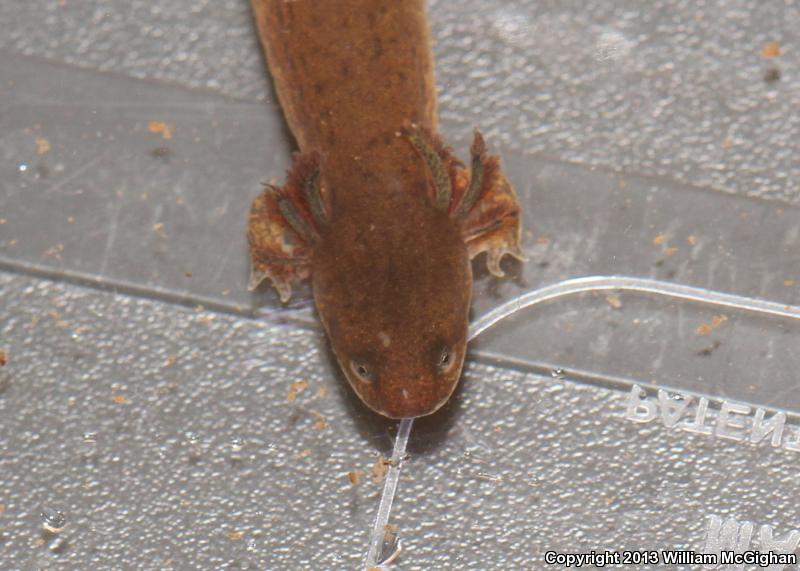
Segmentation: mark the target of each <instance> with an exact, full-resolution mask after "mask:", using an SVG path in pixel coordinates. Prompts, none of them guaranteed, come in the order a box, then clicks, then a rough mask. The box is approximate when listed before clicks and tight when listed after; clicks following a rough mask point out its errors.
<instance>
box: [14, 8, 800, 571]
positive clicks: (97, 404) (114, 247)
mask: <svg viewBox="0 0 800 571" xmlns="http://www.w3.org/2000/svg"><path fill="white" fill-rule="evenodd" d="M797 10H798V9H797V7H796V6H794V5H793V4H792V3H783V2H768V3H760V2H755V1H754V0H751V1H749V2H740V3H736V4H731V3H722V2H720V3H712V4H704V5H703V6H702V7H697V6H695V4H693V3H680V2H656V3H651V4H648V5H647V6H646V7H645V6H643V5H640V4H638V3H636V4H634V3H631V4H627V5H626V4H625V3H617V2H610V1H608V2H606V1H602V0H593V1H592V2H589V3H581V4H580V6H578V5H571V4H569V3H563V2H558V3H555V2H554V3H533V2H531V3H527V2H524V3H503V2H490V3H486V2H463V3H458V9H455V8H454V4H452V3H446V2H441V1H439V2H434V3H432V4H431V6H430V13H431V23H432V27H433V34H434V37H435V39H436V47H435V50H436V58H437V73H438V79H439V87H440V93H441V101H440V110H441V115H442V120H443V125H442V130H443V132H444V134H445V136H446V137H447V138H448V140H449V142H450V143H451V144H453V146H454V147H455V148H456V150H457V151H458V152H459V153H460V154H462V156H463V155H464V154H465V153H466V149H467V141H468V137H469V131H470V130H471V128H472V126H474V125H480V126H481V127H482V129H483V130H484V131H485V132H486V133H487V134H488V139H489V142H490V144H491V145H493V146H494V148H498V147H499V150H500V151H502V154H503V159H504V165H505V168H506V170H507V172H508V174H509V178H510V179H511V180H512V181H513V182H514V184H515V185H516V186H517V188H518V190H519V192H520V196H521V201H522V203H523V206H524V208H525V220H526V233H525V237H524V248H525V250H526V251H527V252H528V254H529V255H530V256H531V261H530V262H529V263H528V264H527V265H525V266H524V267H520V266H515V265H513V264H509V265H508V266H507V269H508V270H509V273H510V278H509V279H508V280H505V281H497V280H494V279H491V278H490V277H489V276H487V275H486V272H485V271H484V270H482V269H481V267H480V264H477V265H476V271H477V277H478V278H477V281H476V290H475V291H476V300H475V311H474V313H475V315H480V314H482V313H484V312H486V311H488V310H489V309H491V308H492V307H495V306H496V305H498V304H500V303H501V302H503V301H506V300H509V299H512V298H514V297H515V296H517V295H519V294H520V293H522V292H524V291H528V290H530V289H532V288H535V287H539V286H542V285H544V284H549V283H553V282H556V281H559V280H564V279H567V278H570V277H574V276H578V275H587V274H626V275H633V276H641V277H650V278H655V279H661V280H666V281H670V282H676V283H684V284H688V285H693V286H698V287H704V288H708V289H716V290H720V291H725V292H730V293H736V294H740V295H745V296H749V297H754V298H761V299H769V300H773V301H776V302H780V303H786V304H798V303H800V296H798V289H797V288H798V287H800V270H798V269H797V261H798V240H800V222H799V221H800V216H798V214H800V212H799V211H798V209H797V208H796V207H795V205H798V204H800V187H798V182H797V181H798V180H800V177H798V175H799V174H800V162H798V160H797V156H798V150H800V149H798V145H800V143H798V141H800V137H799V136H798V135H800V129H798V121H799V120H800V119H799V118H798V114H797V112H796V110H797V106H798V103H800V101H798V93H800V91H798V87H800V76H798V73H797V70H798V67H799V66H800V56H798V53H797V51H796V49H795V46H796V43H797V30H798V29H800V25H798V24H800V18H798V12H797ZM0 21H2V22H4V24H7V25H5V26H4V28H5V29H6V32H5V33H4V34H3V35H2V36H0V62H1V63H0V133H2V136H0V270H2V271H0V350H3V351H5V353H6V355H7V358H8V363H7V364H6V365H5V366H3V367H2V368H0V568H2V569H4V570H5V569H39V568H47V569H76V568H77V569H170V568H171V569H235V568H250V569H302V568H308V569H354V568H357V567H358V565H359V563H360V562H361V561H362V558H363V556H364V553H365V551H366V547H367V543H368V537H367V535H368V532H369V529H370V527H371V523H372V519H373V517H374V514H375V510H376V508H377V502H378V497H379V494H380V484H379V483H377V482H376V481H374V480H373V474H372V468H373V466H375V465H376V461H377V460H378V458H379V455H380V454H383V455H384V456H386V455H388V453H389V450H390V445H391V435H392V430H393V426H394V425H393V423H389V422H385V421H383V420H381V419H379V418H377V417H375V416H374V415H372V414H370V413H368V412H367V411H365V410H364V409H363V407H362V406H361V405H360V404H359V403H358V402H357V401H356V399H355V398H354V397H353V396H352V395H351V394H350V393H349V390H348V389H347V387H346V386H345V384H344V382H343V381H342V379H341V378H340V376H339V375H338V373H337V372H336V370H335V367H334V366H333V365H332V362H331V360H330V356H329V355H328V353H327V349H326V346H325V343H324V339H323V337H322V335H321V333H320V331H319V329H318V327H317V325H316V322H315V319H314V315H313V312H312V311H311V308H310V301H309V297H308V292H307V290H301V291H300V292H298V295H297V297H296V298H295V299H294V300H293V302H292V306H291V307H289V308H286V307H282V306H280V304H279V303H278V302H277V297H276V296H275V295H274V293H273V292H271V291H269V290H263V291H259V292H257V293H255V294H251V293H249V292H247V291H245V284H246V277H247V257H246V244H245V237H244V228H245V219H246V211H247V206H248V204H249V201H250V199H251V198H252V196H253V195H254V194H255V193H256V192H258V187H259V182H260V181H261V180H264V179H269V178H271V177H276V178H278V179H280V178H281V177H282V176H283V171H284V170H285V168H286V166H287V163H288V158H289V154H290V151H291V142H290V139H289V137H288V135H287V133H286V132H285V130H284V127H283V123H282V119H281V115H280V109H279V108H278V107H277V105H276V104H275V102H274V101H273V97H272V94H271V93H270V91H269V83H268V81H267V78H266V73H265V70H264V68H263V62H262V59H261V56H260V52H259V51H258V46H257V42H256V37H255V32H254V30H253V28H252V23H251V22H250V15H249V9H248V6H247V3H246V2H240V1H238V0H226V1H225V2H199V3H198V2H188V1H183V0H180V1H176V2H169V3H164V4H163V5H161V6H155V5H152V3H149V2H139V1H134V2H128V3H121V2H111V3H100V2H70V1H69V0H67V1H66V2H49V1H47V2H45V1H39V0H32V1H30V2H24V3H23V2H6V3H3V4H1V5H0ZM771 40H775V41H779V42H780V44H781V46H782V49H781V54H780V55H779V56H778V57H777V58H774V59H772V60H769V61H767V60H765V59H763V58H762V57H761V50H762V48H763V46H764V45H765V44H766V42H768V41H771ZM773 67H777V68H778V69H779V70H780V75H781V77H780V79H778V80H777V81H774V80H770V81H766V80H765V73H766V72H767V71H768V70H769V69H772V68H773ZM161 123H163V124H165V125H166V127H165V125H161ZM702 187H708V188H702ZM720 191H728V193H725V192H720ZM747 195H750V196H758V197H762V198H770V199H774V200H772V201H765V200H762V199H755V198H748V197H747ZM198 306H202V307H198ZM798 341H800V325H799V324H797V323H794V322H792V321H791V320H787V319H780V318H773V317H764V316H758V315H753V314H750V315H747V314H744V313H742V312H737V311H731V310H725V311H722V310H720V309H719V308H715V307H712V306H703V305H701V304H691V303H686V302H677V301H674V300H673V301H669V300H665V299H661V298H659V297H658V296H652V295H640V294H626V293H620V294H610V295H605V294H589V295H583V296H578V297H573V298H566V299H559V300H554V301H552V302H549V303H548V304H545V305H543V306H541V307H538V308H536V309H531V310H528V311H525V312H523V313H521V314H520V315H517V316H515V317H514V318H512V319H511V320H509V322H507V323H503V324H500V325H499V326H498V327H497V328H495V329H493V330H492V331H490V332H487V333H486V334H484V335H483V336H482V337H481V338H479V339H478V340H477V342H476V343H475V344H474V346H473V348H472V356H471V360H470V364H469V366H468V368H467V372H466V374H465V378H464V383H463V385H464V386H463V389H461V390H460V391H459V393H458V394H457V396H456V398H455V399H454V401H453V403H452V404H451V405H450V406H448V407H447V409H446V410H445V411H444V412H443V413H441V414H438V415H436V416H435V417H433V418H431V419H427V420H425V421H422V422H419V423H417V424H416V425H415V428H414V432H413V434H412V441H411V447H410V454H411V456H410V460H409V462H408V464H407V465H406V468H405V469H404V472H403V477H402V481H401V483H400V491H399V497H398V499H397V502H396V505H395V511H394V512H393V517H392V521H393V523H394V524H395V525H397V527H398V532H399V534H400V536H401V537H402V538H403V543H404V552H403V554H402V557H401V559H400V561H399V563H398V564H397V567H398V568H401V569H431V568H437V569H438V568H448V569H449V568H453V569H455V568H458V569H501V568H509V569H518V568H523V569H539V568H542V567H544V565H543V563H542V561H543V559H542V557H543V553H544V552H545V551H547V550H551V549H552V550H564V551H588V550H591V549H593V548H597V549H617V550H622V549H646V548H670V547H683V548H691V549H698V550H699V549H704V548H708V547H709V546H712V545H713V540H714V538H715V537H717V536H716V535H715V533H716V532H715V531H714V530H715V529H716V528H715V526H717V525H718V524H720V522H723V523H724V525H727V526H728V527H727V528H725V529H728V530H730V529H732V527H731V526H740V527H741V529H742V530H744V529H746V526H747V525H748V524H746V523H743V522H752V523H753V525H754V530H755V531H753V534H752V537H753V539H752V542H753V545H755V546H756V547H758V546H761V547H764V546H769V540H770V538H772V539H775V540H778V539H780V540H784V539H787V538H788V540H787V541H788V542H789V543H791V540H792V538H793V536H792V535H790V532H791V531H792V530H793V529H796V528H800V517H799V516H800V514H798V513H797V508H796V506H795V505H794V503H793V502H792V499H793V498H796V497H797V492H798V490H797V489H796V488H797V485H798V484H797V478H796V474H795V472H796V469H795V466H796V465H797V461H798V454H800V452H798V449H800V445H799V444H798V443H797V442H798V435H799V434H800V433H798V427H799V426H800V420H799V419H800V396H798V392H797V390H796V387H797V380H796V371H797V368H798V367H797V365H798V357H797V352H796V347H797V343H798ZM559 369H562V371H559ZM551 370H552V371H553V372H552V373H551ZM298 381H304V382H305V384H304V383H301V384H299V385H294V391H293V389H292V387H293V383H296V382H298ZM634 384H636V385H639V386H641V387H642V389H641V390H642V391H645V390H646V391H647V392H646V394H647V396H646V397H643V396H641V395H640V393H639V392H637V391H638V389H636V388H633V387H634ZM658 387H666V388H668V389H669V393H664V394H663V395H662V397H661V400H659V397H658V395H657V392H656V390H657V388H658ZM298 391H299V392H298ZM294 392H297V395H296V398H294V399H292V395H293V394H294ZM642 394H644V393H642ZM701 397H705V398H706V399H708V400H707V404H708V407H709V414H708V418H707V419H706V420H707V422H706V424H704V425H702V426H701V427H700V428H698V427H697V426H694V428H693V424H692V420H693V419H695V418H696V416H695V415H696V414H699V413H696V411H697V407H698V405H699V404H700V403H702V400H700V399H701ZM645 398H646V400H644V401H643V400H642V399H645ZM690 399H691V402H690ZM737 403H738V404H737ZM684 405H685V406H684ZM743 406H747V407H749V411H748V412H747V413H745V412H742V411H743V410H744V409H742V408H738V409H737V408H736V407H743ZM731 410H733V411H734V412H731ZM736 410H738V411H740V412H738V413H737V412H736ZM758 410H760V411H761V412H760V413H759V412H757V411H758ZM676 411H677V412H676ZM776 411H783V412H784V413H786V414H787V415H788V416H787V417H786V424H785V427H784V428H783V431H782V432H780V434H777V432H778V431H775V432H773V433H771V434H767V435H766V436H764V435H762V434H761V433H760V432H759V431H758V427H759V426H760V424H759V423H760V422H761V421H760V420H757V419H756V417H757V415H758V414H762V415H764V419H766V420H767V421H768V420H769V419H773V420H774V419H775V418H776V417H775V416H774V415H775V414H777V413H776ZM737 415H738V416H737ZM678 417H680V418H678ZM762 420H763V419H762ZM708 427H711V428H708ZM709 432H710V434H709ZM776 434H777V436H778V437H777V439H776V438H775V435H776ZM759 435H760V436H759ZM771 439H772V440H771ZM349 473H351V476H352V477H354V478H356V479H357V480H358V483H357V484H353V483H352V482H351V479H350V477H348V474H349ZM57 511H61V512H62V513H63V515H64V518H65V524H64V526H63V527H64V529H63V531H61V532H59V533H52V532H49V531H46V530H43V527H42V524H43V523H49V524H50V525H51V527H53V526H54V522H56V523H58V521H57V520H58V519H59V517H58V515H57ZM42 512H45V513H46V514H47V515H48V517H45V518H43V517H42V515H41V514H42ZM726 518H727V519H726ZM55 527H58V526H55ZM736 529H739V527H736ZM709 530H710V531H709ZM717 535H718V533H717ZM722 535H723V536H724V535H725V534H724V533H723V534H722ZM773 535H774V537H773ZM789 543H787V545H788V544H789Z"/></svg>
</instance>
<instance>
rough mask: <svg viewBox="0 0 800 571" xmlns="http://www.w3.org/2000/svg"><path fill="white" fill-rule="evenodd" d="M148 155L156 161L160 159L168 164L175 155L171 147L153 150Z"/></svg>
mask: <svg viewBox="0 0 800 571" xmlns="http://www.w3.org/2000/svg"><path fill="white" fill-rule="evenodd" d="M148 154H149V155H150V156H151V157H153V158H154V159H160V160H162V161H164V162H165V163H168V162H169V160H170V159H171V158H172V156H173V155H174V154H175V153H174V152H173V151H172V149H170V148H169V147H156V148H154V149H151V150H150V152H149V153H148Z"/></svg>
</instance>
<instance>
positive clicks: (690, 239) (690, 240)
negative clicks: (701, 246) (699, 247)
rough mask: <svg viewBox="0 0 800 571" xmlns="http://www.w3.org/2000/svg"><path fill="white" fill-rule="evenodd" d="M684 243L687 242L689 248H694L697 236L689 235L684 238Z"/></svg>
mask: <svg viewBox="0 0 800 571" xmlns="http://www.w3.org/2000/svg"><path fill="white" fill-rule="evenodd" d="M686 241H687V242H689V245H690V246H694V245H696V244H697V236H695V235H694V234H691V235H690V236H689V237H688V238H686Z"/></svg>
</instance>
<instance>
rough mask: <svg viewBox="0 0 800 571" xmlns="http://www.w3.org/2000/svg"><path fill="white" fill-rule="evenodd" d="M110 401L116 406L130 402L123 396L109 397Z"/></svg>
mask: <svg viewBox="0 0 800 571" xmlns="http://www.w3.org/2000/svg"><path fill="white" fill-rule="evenodd" d="M111 400H113V401H114V402H115V403H117V404H128V403H130V402H131V401H129V400H128V398H127V397H126V396H125V395H114V396H113V397H111Z"/></svg>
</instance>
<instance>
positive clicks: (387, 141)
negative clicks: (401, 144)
mask: <svg viewBox="0 0 800 571" xmlns="http://www.w3.org/2000/svg"><path fill="white" fill-rule="evenodd" d="M392 139H394V136H393V135H392V134H391V133H384V134H383V144H384V145H391V144H392Z"/></svg>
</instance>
